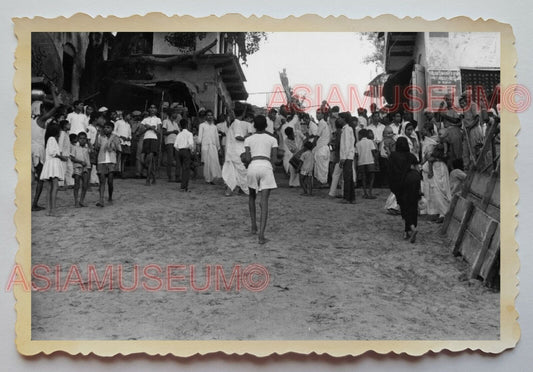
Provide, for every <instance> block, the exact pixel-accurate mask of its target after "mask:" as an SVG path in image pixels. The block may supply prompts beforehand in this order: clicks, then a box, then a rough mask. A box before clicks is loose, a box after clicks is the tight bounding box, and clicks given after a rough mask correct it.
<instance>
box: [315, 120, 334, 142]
mask: <svg viewBox="0 0 533 372" xmlns="http://www.w3.org/2000/svg"><path fill="white" fill-rule="evenodd" d="M316 135H317V136H318V140H317V141H316V147H317V148H321V147H323V146H327V145H329V142H330V141H331V130H330V129H329V125H328V123H327V122H326V121H325V120H324V119H321V120H320V121H319V122H318V130H317V132H316Z"/></svg>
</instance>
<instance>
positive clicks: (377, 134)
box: [366, 123, 385, 143]
mask: <svg viewBox="0 0 533 372" xmlns="http://www.w3.org/2000/svg"><path fill="white" fill-rule="evenodd" d="M366 129H371V130H372V133H374V141H376V142H377V143H380V142H381V141H383V130H384V129H385V125H383V124H381V123H378V124H377V125H375V124H372V123H370V124H368V125H367V126H366Z"/></svg>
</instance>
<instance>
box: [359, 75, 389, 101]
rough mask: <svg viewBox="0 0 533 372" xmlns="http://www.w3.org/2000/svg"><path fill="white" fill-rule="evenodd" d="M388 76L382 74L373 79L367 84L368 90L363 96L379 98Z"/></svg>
mask: <svg viewBox="0 0 533 372" xmlns="http://www.w3.org/2000/svg"><path fill="white" fill-rule="evenodd" d="M389 76H390V74H387V73H382V74H379V75H377V76H376V77H375V78H373V79H372V80H371V81H370V83H368V90H367V91H365V93H364V94H365V96H368V97H375V98H379V97H380V96H381V95H382V93H383V85H384V84H385V82H386V81H387V79H388V78H389Z"/></svg>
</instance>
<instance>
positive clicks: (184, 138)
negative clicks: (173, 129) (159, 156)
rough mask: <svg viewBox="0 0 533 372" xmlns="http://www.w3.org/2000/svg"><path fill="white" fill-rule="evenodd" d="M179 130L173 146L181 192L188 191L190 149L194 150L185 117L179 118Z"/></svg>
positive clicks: (192, 139)
mask: <svg viewBox="0 0 533 372" xmlns="http://www.w3.org/2000/svg"><path fill="white" fill-rule="evenodd" d="M179 125H180V129H181V131H180V132H179V133H178V135H177V136H176V139H175V141H174V148H175V149H176V151H177V152H178V158H177V162H178V163H179V168H177V167H176V169H180V171H181V174H176V178H177V179H178V178H179V179H180V180H181V188H180V191H181V192H188V191H189V176H190V173H191V158H192V151H194V138H193V135H192V133H191V132H189V130H188V129H187V126H188V125H189V122H188V121H187V119H181V120H180V122H179Z"/></svg>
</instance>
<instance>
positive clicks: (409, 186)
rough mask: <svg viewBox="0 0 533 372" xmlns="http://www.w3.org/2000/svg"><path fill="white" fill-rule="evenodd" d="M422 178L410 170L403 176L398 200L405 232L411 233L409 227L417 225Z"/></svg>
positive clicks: (417, 172)
mask: <svg viewBox="0 0 533 372" xmlns="http://www.w3.org/2000/svg"><path fill="white" fill-rule="evenodd" d="M421 181H422V176H421V175H420V172H419V171H417V170H414V169H410V170H409V171H408V172H407V174H406V175H405V180H404V182H403V186H402V191H401V194H400V199H398V204H399V205H400V211H401V213H402V218H403V220H404V222H405V231H406V232H409V231H411V226H415V227H416V226H417V224H418V200H420V182H421Z"/></svg>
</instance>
